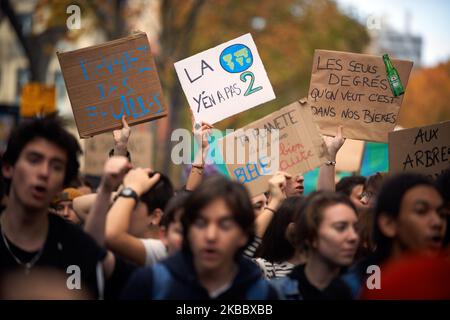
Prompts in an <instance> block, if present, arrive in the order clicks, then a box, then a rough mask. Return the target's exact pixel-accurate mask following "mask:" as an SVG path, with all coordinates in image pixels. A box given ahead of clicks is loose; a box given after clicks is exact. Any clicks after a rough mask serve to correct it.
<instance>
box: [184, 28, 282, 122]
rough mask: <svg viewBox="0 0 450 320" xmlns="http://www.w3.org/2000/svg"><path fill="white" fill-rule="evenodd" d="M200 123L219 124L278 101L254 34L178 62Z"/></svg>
mask: <svg viewBox="0 0 450 320" xmlns="http://www.w3.org/2000/svg"><path fill="white" fill-rule="evenodd" d="M175 70H176V72H177V75H178V79H179V80H180V83H181V86H182V87H183V91H184V93H185V95H186V98H187V100H188V102H189V106H190V107H191V109H192V113H193V115H194V119H195V121H196V122H201V121H205V122H208V123H211V124H213V123H216V122H218V121H221V120H223V119H225V118H228V117H230V116H232V115H234V114H237V113H239V112H242V111H245V110H248V109H250V108H253V107H255V106H257V105H259V104H261V103H264V102H267V101H270V100H272V99H275V94H274V92H273V89H272V86H271V84H270V81H269V78H268V77H267V74H266V71H265V69H264V66H263V64H262V61H261V58H260V57H259V54H258V50H257V49H256V45H255V43H254V42H253V38H252V36H251V34H249V33H248V34H245V35H243V36H241V37H239V38H236V39H234V40H231V41H228V42H226V43H224V44H221V45H219V46H217V47H214V48H212V49H209V50H206V51H203V52H201V53H198V54H196V55H194V56H192V57H189V58H187V59H184V60H181V61H178V62H176V63H175Z"/></svg>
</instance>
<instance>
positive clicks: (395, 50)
mask: <svg viewBox="0 0 450 320" xmlns="http://www.w3.org/2000/svg"><path fill="white" fill-rule="evenodd" d="M410 25H411V16H410V14H409V13H408V12H406V14H405V29H404V30H403V31H400V30H395V29H393V28H392V27H390V26H389V24H388V23H387V21H386V20H384V19H383V18H381V17H369V19H368V21H367V27H368V31H369V34H370V37H371V42H370V44H369V47H368V48H367V52H368V53H370V54H376V55H381V54H384V53H387V54H389V55H390V56H392V57H394V58H397V59H404V60H412V61H413V62H414V68H420V67H421V65H422V44H423V40H422V37H421V36H420V35H414V34H412V33H411V28H410Z"/></svg>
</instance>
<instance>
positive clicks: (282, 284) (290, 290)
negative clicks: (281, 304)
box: [270, 277, 303, 300]
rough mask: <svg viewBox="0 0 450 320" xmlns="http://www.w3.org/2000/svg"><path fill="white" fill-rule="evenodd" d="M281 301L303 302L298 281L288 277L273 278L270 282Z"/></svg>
mask: <svg viewBox="0 0 450 320" xmlns="http://www.w3.org/2000/svg"><path fill="white" fill-rule="evenodd" d="M270 283H271V284H272V286H273V287H274V288H275V290H276V291H277V292H278V295H279V296H280V298H281V299H283V300H303V296H302V294H301V292H300V290H299V289H298V281H297V280H295V279H292V278H290V277H282V278H274V279H272V280H271V281H270Z"/></svg>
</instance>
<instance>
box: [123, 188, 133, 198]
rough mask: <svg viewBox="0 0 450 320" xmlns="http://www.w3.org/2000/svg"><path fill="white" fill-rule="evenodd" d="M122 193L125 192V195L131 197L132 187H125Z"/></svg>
mask: <svg viewBox="0 0 450 320" xmlns="http://www.w3.org/2000/svg"><path fill="white" fill-rule="evenodd" d="M122 194H123V195H124V196H127V197H129V196H131V195H132V191H131V190H130V189H126V188H125V189H123V191H122Z"/></svg>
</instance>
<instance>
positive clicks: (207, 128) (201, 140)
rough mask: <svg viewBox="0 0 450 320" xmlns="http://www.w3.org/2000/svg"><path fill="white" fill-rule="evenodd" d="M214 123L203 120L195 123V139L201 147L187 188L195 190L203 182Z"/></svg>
mask: <svg viewBox="0 0 450 320" xmlns="http://www.w3.org/2000/svg"><path fill="white" fill-rule="evenodd" d="M212 128H213V126H212V125H210V124H208V123H206V122H202V123H201V124H194V125H193V129H192V131H193V133H194V139H195V140H196V142H197V144H198V146H199V148H198V151H197V153H196V154H195V157H194V162H193V163H192V167H191V171H190V172H189V176H188V179H187V182H186V190H189V191H193V190H194V189H195V188H197V186H198V185H199V184H200V183H201V182H202V178H203V170H204V166H205V159H206V155H207V153H208V149H209V143H208V137H207V136H208V134H210V132H211V129H212Z"/></svg>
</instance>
